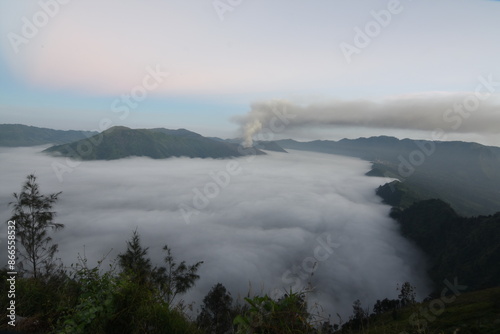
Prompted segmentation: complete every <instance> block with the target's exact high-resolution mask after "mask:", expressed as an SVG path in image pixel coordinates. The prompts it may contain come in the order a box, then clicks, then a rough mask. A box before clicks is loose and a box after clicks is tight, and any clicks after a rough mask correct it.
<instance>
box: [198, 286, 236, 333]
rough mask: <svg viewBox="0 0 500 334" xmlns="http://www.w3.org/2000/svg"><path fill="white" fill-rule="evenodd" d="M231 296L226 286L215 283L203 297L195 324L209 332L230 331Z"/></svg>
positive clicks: (231, 324) (231, 314) (232, 315)
mask: <svg viewBox="0 0 500 334" xmlns="http://www.w3.org/2000/svg"><path fill="white" fill-rule="evenodd" d="M232 304H233V298H232V297H231V294H230V293H229V292H227V290H226V288H225V287H224V286H223V285H222V284H221V283H217V284H216V285H215V286H214V287H212V289H211V290H210V292H209V293H208V294H207V295H206V296H205V298H203V305H202V306H201V312H200V314H199V315H198V319H197V321H196V322H197V324H198V326H199V327H200V328H202V329H204V330H205V331H206V332H207V333H209V334H224V333H231V332H232V330H233V317H234V316H235V315H234V314H233V307H232Z"/></svg>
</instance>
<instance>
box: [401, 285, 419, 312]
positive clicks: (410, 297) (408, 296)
mask: <svg viewBox="0 0 500 334" xmlns="http://www.w3.org/2000/svg"><path fill="white" fill-rule="evenodd" d="M398 290H399V295H398V298H399V301H400V304H401V306H402V307H405V306H409V305H413V304H415V303H416V298H417V292H416V288H415V287H414V286H413V285H411V284H410V282H404V283H403V285H402V286H401V289H399V288H398Z"/></svg>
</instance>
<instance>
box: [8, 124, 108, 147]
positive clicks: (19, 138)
mask: <svg viewBox="0 0 500 334" xmlns="http://www.w3.org/2000/svg"><path fill="white" fill-rule="evenodd" d="M97 133H98V132H95V131H75V130H69V131H62V130H53V129H47V128H38V127H34V126H27V125H22V124H0V146H7V147H20V146H37V145H46V144H64V143H70V142H73V141H76V140H80V139H84V138H88V137H91V136H94V135H96V134H97Z"/></svg>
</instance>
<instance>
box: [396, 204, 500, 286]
mask: <svg viewBox="0 0 500 334" xmlns="http://www.w3.org/2000/svg"><path fill="white" fill-rule="evenodd" d="M391 216H392V217H393V218H394V219H396V220H397V221H398V222H399V224H400V226H401V232H402V234H403V236H405V237H406V238H408V239H410V240H412V241H413V242H415V244H416V245H417V246H418V247H419V248H420V249H422V250H423V251H424V252H425V253H426V254H427V257H428V260H429V276H430V277H431V279H432V280H433V281H434V283H435V284H436V286H439V284H441V283H442V282H443V280H444V279H450V277H458V278H459V279H460V281H461V282H462V283H463V284H465V285H467V286H468V288H469V290H477V289H482V288H489V287H495V286H498V285H499V284H500V266H499V264H500V242H499V241H500V212H498V213H496V214H494V215H489V216H478V217H462V216H460V215H458V214H457V213H456V212H455V211H454V210H453V209H452V208H451V206H450V205H448V204H446V203H444V202H443V201H441V200H437V199H431V200H425V201H420V202H417V203H415V204H413V205H411V206H410V207H409V208H407V209H405V210H401V209H393V211H392V212H391Z"/></svg>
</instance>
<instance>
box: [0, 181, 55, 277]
mask: <svg viewBox="0 0 500 334" xmlns="http://www.w3.org/2000/svg"><path fill="white" fill-rule="evenodd" d="M60 194H61V192H58V193H55V194H50V195H42V194H41V193H40V189H39V186H38V184H37V182H36V176H35V175H33V174H30V175H28V176H27V179H26V182H25V183H24V185H23V187H22V190H21V192H20V193H19V194H17V193H14V194H13V196H14V198H15V201H13V202H10V203H9V205H10V206H12V207H13V209H12V212H13V215H12V217H11V218H10V220H12V221H15V222H16V239H17V240H19V241H20V243H21V245H22V246H23V249H21V250H19V251H18V254H19V255H20V256H21V257H22V258H23V260H21V262H20V266H21V269H24V264H25V261H26V262H27V263H28V265H29V266H30V267H31V270H30V271H31V273H32V275H33V277H34V278H38V277H39V276H40V275H41V274H42V273H43V272H42V268H43V269H44V270H45V271H47V270H48V269H49V268H50V267H51V265H52V264H53V259H54V254H55V253H56V252H57V248H58V245H57V244H53V243H52V238H51V237H50V236H49V235H48V231H49V229H52V230H59V229H62V228H63V227H64V225H63V224H59V223H55V222H54V217H55V215H56V213H55V212H54V211H52V206H53V205H54V203H55V202H56V201H57V198H58V196H59V195H60Z"/></svg>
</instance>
